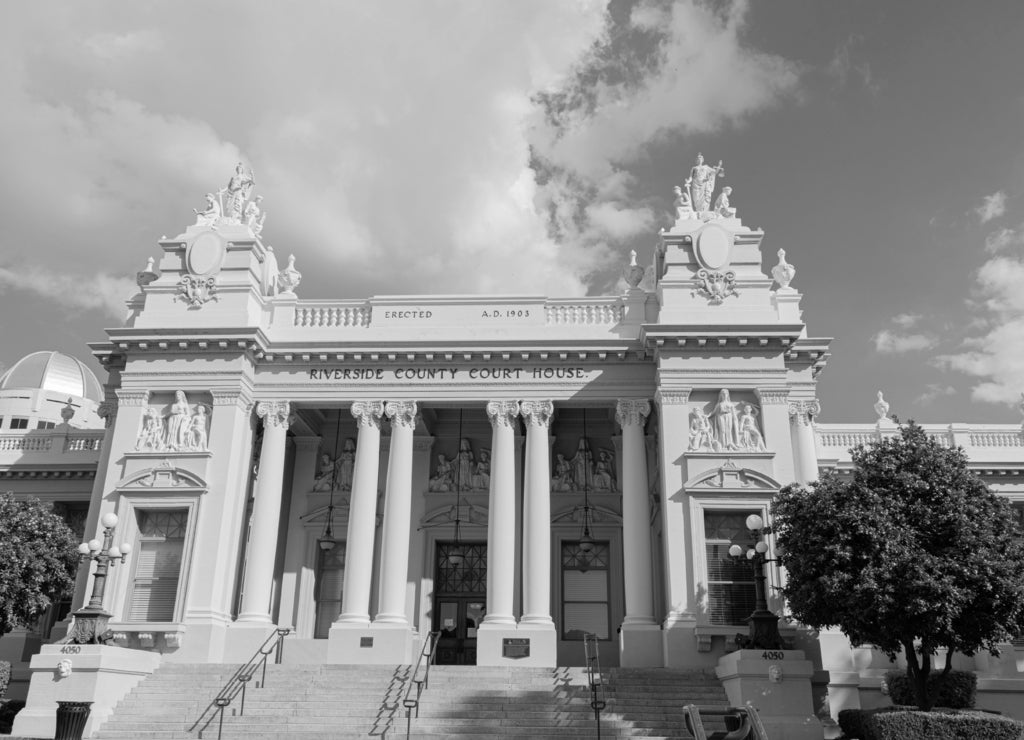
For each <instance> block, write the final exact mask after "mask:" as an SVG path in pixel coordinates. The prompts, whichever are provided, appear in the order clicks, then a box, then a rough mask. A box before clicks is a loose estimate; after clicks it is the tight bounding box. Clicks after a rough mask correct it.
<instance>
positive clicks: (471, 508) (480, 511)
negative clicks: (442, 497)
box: [420, 503, 489, 529]
mask: <svg viewBox="0 0 1024 740" xmlns="http://www.w3.org/2000/svg"><path fill="white" fill-rule="evenodd" d="M488 514H489V512H488V509H487V507H486V506H477V505H476V504H470V503H463V504H462V506H461V508H460V509H459V511H458V512H456V509H455V504H454V503H452V504H451V505H449V506H439V507H437V508H436V509H431V510H430V511H428V512H427V513H426V514H424V515H423V518H422V519H420V529H430V528H431V527H442V526H444V525H446V524H454V523H455V520H456V519H458V520H459V521H460V522H461V523H462V524H466V525H480V526H482V527H486V526H487V518H488Z"/></svg>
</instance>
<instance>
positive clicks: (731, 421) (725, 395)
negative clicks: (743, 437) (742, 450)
mask: <svg viewBox="0 0 1024 740" xmlns="http://www.w3.org/2000/svg"><path fill="white" fill-rule="evenodd" d="M736 412H737V408H736V404H735V403H734V402H733V401H731V400H729V391H728V389H726V388H723V389H722V390H721V391H719V393H718V403H717V404H716V405H715V408H714V410H713V411H712V412H711V419H712V421H713V424H712V426H713V428H714V433H715V444H714V449H715V451H716V452H718V451H721V450H735V449H737V448H738V447H739V444H738V441H739V435H738V434H737V432H738V429H737V422H736Z"/></svg>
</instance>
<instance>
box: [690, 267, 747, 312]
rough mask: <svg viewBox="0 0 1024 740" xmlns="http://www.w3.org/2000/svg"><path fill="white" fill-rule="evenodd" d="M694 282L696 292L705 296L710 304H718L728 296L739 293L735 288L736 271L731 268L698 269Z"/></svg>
mask: <svg viewBox="0 0 1024 740" xmlns="http://www.w3.org/2000/svg"><path fill="white" fill-rule="evenodd" d="M696 283H697V291H696V292H697V293H699V294H700V295H702V296H704V297H705V298H707V299H708V302H709V303H710V304H711V305H712V306H717V305H719V304H720V303H721V302H722V301H724V300H725V299H726V298H727V297H728V296H731V295H739V292H738V291H737V290H736V273H735V272H733V271H732V270H729V271H727V272H718V271H712V270H700V271H698V272H697V278H696Z"/></svg>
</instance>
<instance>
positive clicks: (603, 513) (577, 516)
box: [551, 504, 622, 524]
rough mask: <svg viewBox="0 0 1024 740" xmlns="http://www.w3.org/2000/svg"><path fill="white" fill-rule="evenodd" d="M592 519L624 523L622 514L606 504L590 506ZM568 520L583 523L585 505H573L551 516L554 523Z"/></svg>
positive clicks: (596, 521) (595, 521)
mask: <svg viewBox="0 0 1024 740" xmlns="http://www.w3.org/2000/svg"><path fill="white" fill-rule="evenodd" d="M590 520H591V521H592V522H593V523H594V524H603V523H605V522H614V523H616V524H622V515H621V514H620V513H619V512H617V511H615V510H613V509H609V508H608V507H606V506H594V505H593V504H591V506H590ZM567 522H573V523H576V524H581V523H582V522H583V507H582V506H572V507H569V508H566V509H562V510H561V511H557V512H555V513H554V515H552V517H551V523H552V524H558V523H562V524H565V523H567Z"/></svg>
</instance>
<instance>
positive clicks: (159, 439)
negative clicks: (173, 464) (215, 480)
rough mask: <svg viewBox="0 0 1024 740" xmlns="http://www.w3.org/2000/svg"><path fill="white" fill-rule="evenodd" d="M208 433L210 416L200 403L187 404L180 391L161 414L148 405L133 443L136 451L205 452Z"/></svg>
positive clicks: (186, 399) (183, 394)
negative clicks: (137, 435)
mask: <svg viewBox="0 0 1024 740" xmlns="http://www.w3.org/2000/svg"><path fill="white" fill-rule="evenodd" d="M209 434H210V415H209V413H208V412H207V408H206V406H205V405H204V404H201V403H197V404H190V403H189V401H188V398H187V397H186V396H185V392H184V391H177V392H176V393H175V394H174V403H172V404H171V408H170V410H169V411H168V412H167V413H166V414H165V413H161V412H160V411H159V410H158V409H157V408H156V407H155V406H149V407H147V408H146V411H145V412H144V413H143V415H142V429H141V430H140V431H139V437H138V439H137V440H136V442H135V450H136V451H137V452H205V451H206V450H207V445H208V440H209Z"/></svg>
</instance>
